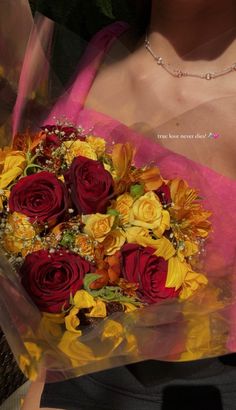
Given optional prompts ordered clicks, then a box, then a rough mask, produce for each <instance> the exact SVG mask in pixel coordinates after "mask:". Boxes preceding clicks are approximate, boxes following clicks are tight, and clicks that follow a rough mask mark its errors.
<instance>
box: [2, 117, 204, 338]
mask: <svg viewBox="0 0 236 410" xmlns="http://www.w3.org/2000/svg"><path fill="white" fill-rule="evenodd" d="M134 154H135V147H133V146H132V145H131V144H129V143H124V144H111V145H110V146H108V144H106V142H105V140H104V139H103V138H100V137H97V136H94V135H90V134H89V133H86V132H85V130H83V129H82V128H80V127H79V128H76V127H74V126H72V125H70V124H69V125H68V124H66V123H64V124H61V123H58V124H56V125H48V126H45V127H43V128H42V129H41V131H40V132H39V133H37V134H35V135H29V134H24V135H17V136H16V137H15V139H14V142H13V146H12V147H11V148H5V149H3V150H2V151H1V152H0V155H1V157H0V164H1V174H0V189H1V191H0V212H1V225H0V226H1V247H2V248H3V249H4V252H5V255H6V256H7V258H8V259H9V261H10V263H11V265H12V266H13V267H14V269H15V270H16V271H17V273H18V274H19V277H20V281H21V283H22V285H23V287H24V288H25V290H26V291H27V293H28V294H29V296H30V298H31V299H32V301H33V303H34V304H35V305H36V306H37V307H38V309H39V310H40V311H41V312H42V317H43V318H44V319H45V318H47V319H50V320H52V321H54V322H55V319H57V320H58V319H59V322H58V323H59V324H58V323H57V326H59V327H60V331H61V332H62V333H61V337H62V338H63V334H65V333H66V334H67V335H68V333H69V334H73V335H74V336H76V337H78V336H81V335H82V334H84V333H85V334H86V333H87V332H88V331H89V330H90V329H91V328H93V327H94V326H95V325H96V324H97V323H98V322H100V321H103V320H104V318H106V317H108V316H110V315H111V314H113V313H114V312H124V313H128V312H131V311H133V310H136V309H140V308H142V307H144V306H146V305H150V304H154V303H159V302H161V301H163V300H164V299H170V298H179V299H182V300H183V299H187V298H189V297H190V296H191V295H192V294H193V293H195V292H197V291H198V289H199V288H201V287H202V286H205V285H207V282H208V280H207V278H206V276H205V275H204V273H202V272H201V264H200V258H199V255H200V254H202V253H203V252H204V242H205V240H206V239H207V237H208V235H209V232H210V230H211V223H210V222H209V217H210V215H211V214H210V212H209V211H207V210H205V209H204V207H203V206H202V204H201V198H200V196H199V193H198V192H197V191H196V190H195V189H194V188H191V187H189V186H188V183H187V182H186V181H184V180H181V179H173V180H165V179H163V178H162V176H161V174H160V171H159V169H158V168H157V167H156V166H155V165H152V164H146V165H145V166H144V167H142V168H137V167H136V166H135V164H134Z"/></svg>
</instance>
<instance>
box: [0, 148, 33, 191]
mask: <svg viewBox="0 0 236 410" xmlns="http://www.w3.org/2000/svg"><path fill="white" fill-rule="evenodd" d="M26 165H27V161H26V155H25V154H24V153H23V152H21V151H11V152H9V153H8V154H7V155H6V158H5V160H4V165H3V170H2V172H1V174H0V189H5V188H7V187H8V185H10V183H11V182H13V181H14V180H15V179H16V178H18V177H19V176H20V175H22V174H23V172H24V169H25V167H26Z"/></svg>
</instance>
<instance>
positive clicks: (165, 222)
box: [153, 210, 170, 238]
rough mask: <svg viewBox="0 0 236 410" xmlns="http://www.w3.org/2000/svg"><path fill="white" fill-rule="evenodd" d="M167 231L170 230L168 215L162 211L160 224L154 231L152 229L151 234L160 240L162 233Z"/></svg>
mask: <svg viewBox="0 0 236 410" xmlns="http://www.w3.org/2000/svg"><path fill="white" fill-rule="evenodd" d="M168 229H170V214H169V212H168V211H165V210H163V211H162V219H161V224H160V226H159V227H157V228H156V229H153V232H154V234H155V235H156V236H157V237H159V238H161V237H162V235H163V233H164V232H165V231H166V230H168Z"/></svg>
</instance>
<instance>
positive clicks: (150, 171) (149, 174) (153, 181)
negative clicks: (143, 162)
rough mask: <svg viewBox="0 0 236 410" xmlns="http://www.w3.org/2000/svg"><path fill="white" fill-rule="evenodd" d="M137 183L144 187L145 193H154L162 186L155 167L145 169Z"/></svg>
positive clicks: (161, 180) (157, 169)
mask: <svg viewBox="0 0 236 410" xmlns="http://www.w3.org/2000/svg"><path fill="white" fill-rule="evenodd" d="M138 182H140V183H142V184H143V185H144V189H145V191H155V190H156V189H158V188H160V186H161V185H162V184H163V179H162V177H161V175H160V170H159V168H157V167H150V168H146V169H144V170H143V171H142V173H141V175H140V176H139V178H138Z"/></svg>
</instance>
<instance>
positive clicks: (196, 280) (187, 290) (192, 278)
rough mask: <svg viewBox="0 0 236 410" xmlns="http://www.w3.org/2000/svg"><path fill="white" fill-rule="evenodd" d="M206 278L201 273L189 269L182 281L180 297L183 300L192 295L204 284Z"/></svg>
mask: <svg viewBox="0 0 236 410" xmlns="http://www.w3.org/2000/svg"><path fill="white" fill-rule="evenodd" d="M207 284H208V279H207V278H206V276H205V275H203V274H202V273H197V272H193V271H189V272H188V273H187V275H186V277H185V280H184V283H183V289H182V290H181V292H180V295H179V296H180V299H182V300H185V299H188V298H189V297H190V296H192V295H193V293H195V292H196V291H197V290H198V289H199V288H200V287H201V286H206V285H207Z"/></svg>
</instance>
